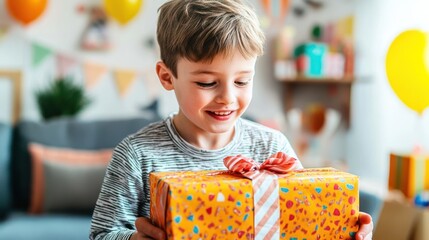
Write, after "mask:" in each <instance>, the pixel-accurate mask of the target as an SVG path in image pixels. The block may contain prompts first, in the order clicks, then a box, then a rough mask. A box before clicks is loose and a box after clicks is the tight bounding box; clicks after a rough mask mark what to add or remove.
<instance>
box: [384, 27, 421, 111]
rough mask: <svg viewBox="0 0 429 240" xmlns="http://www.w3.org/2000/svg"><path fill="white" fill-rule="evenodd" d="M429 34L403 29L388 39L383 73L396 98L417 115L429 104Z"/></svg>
mask: <svg viewBox="0 0 429 240" xmlns="http://www.w3.org/2000/svg"><path fill="white" fill-rule="evenodd" d="M428 43H429V35H428V33H426V32H424V31H420V30H407V31H404V32H402V33H401V34H399V35H398V36H397V37H396V38H395V39H394V40H393V42H392V43H391V45H390V47H389V50H388V52H387V56H386V73H387V78H388V80H389V83H390V86H391V87H392V89H393V91H394V92H395V94H396V95H397V96H398V98H399V99H400V100H401V101H402V102H403V103H404V104H405V105H407V106H408V107H409V108H411V109H412V110H414V111H416V112H417V113H419V114H420V115H421V114H422V113H423V111H424V110H425V108H427V107H428V106H429V49H428V47H429V44H428Z"/></svg>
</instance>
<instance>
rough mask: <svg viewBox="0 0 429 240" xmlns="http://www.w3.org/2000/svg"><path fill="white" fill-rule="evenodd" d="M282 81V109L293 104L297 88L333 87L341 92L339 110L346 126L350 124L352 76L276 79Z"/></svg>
mask: <svg viewBox="0 0 429 240" xmlns="http://www.w3.org/2000/svg"><path fill="white" fill-rule="evenodd" d="M278 80H279V81H280V82H282V83H283V95H284V96H283V101H284V110H285V112H288V111H289V110H290V109H292V107H293V106H294V93H295V92H296V91H297V89H298V88H309V87H319V88H321V87H324V88H325V89H326V88H328V89H335V91H338V92H341V94H339V95H340V99H339V101H340V103H339V105H340V106H339V109H338V110H339V111H340V112H341V115H342V117H343V118H344V120H345V123H346V126H347V127H349V126H350V102H351V98H350V97H351V87H352V85H353V83H354V81H355V80H354V78H353V77H346V78H342V79H335V78H306V77H296V78H282V79H278Z"/></svg>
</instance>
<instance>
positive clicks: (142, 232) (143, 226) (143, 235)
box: [130, 217, 166, 240]
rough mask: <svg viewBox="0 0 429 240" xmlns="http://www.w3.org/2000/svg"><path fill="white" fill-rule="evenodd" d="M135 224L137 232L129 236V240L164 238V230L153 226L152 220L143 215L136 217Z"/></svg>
mask: <svg viewBox="0 0 429 240" xmlns="http://www.w3.org/2000/svg"><path fill="white" fill-rule="evenodd" d="M135 225H136V229H137V232H135V233H134V234H133V235H132V236H131V239H130V240H146V239H156V240H164V239H166V236H165V232H164V231H163V230H162V229H160V228H158V227H156V226H154V225H153V224H152V222H151V221H150V220H149V219H147V218H145V217H139V218H137V220H136V221H135Z"/></svg>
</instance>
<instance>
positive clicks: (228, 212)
mask: <svg viewBox="0 0 429 240" xmlns="http://www.w3.org/2000/svg"><path fill="white" fill-rule="evenodd" d="M358 181H359V179H358V177H357V176H355V175H352V174H349V173H345V172H341V171H338V170H336V169H333V168H314V169H303V170H295V171H291V172H290V173H288V174H283V175H278V183H279V205H280V220H279V221H280V222H279V224H280V238H281V239H288V240H292V239H293V240H303V239H354V235H355V233H356V232H357V230H358V228H359V225H358V223H357V221H358V215H359V192H358V191H359V190H358ZM150 184H151V190H150V191H151V206H150V214H151V219H152V221H153V222H154V223H155V224H156V225H157V226H159V227H161V228H162V229H164V230H165V231H166V233H167V236H168V238H169V239H255V237H254V236H255V233H254V203H253V189H252V180H250V179H247V178H245V177H243V176H241V175H239V174H236V173H232V172H229V171H197V172H157V173H151V174H150Z"/></svg>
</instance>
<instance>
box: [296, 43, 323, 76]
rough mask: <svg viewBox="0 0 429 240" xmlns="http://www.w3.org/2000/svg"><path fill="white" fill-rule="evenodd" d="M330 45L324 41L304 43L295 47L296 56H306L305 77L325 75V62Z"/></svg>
mask: <svg viewBox="0 0 429 240" xmlns="http://www.w3.org/2000/svg"><path fill="white" fill-rule="evenodd" d="M327 49H328V47H327V46H326V44H324V43H315V42H310V43H304V44H301V45H299V46H298V47H296V48H295V51H294V56H295V58H296V59H297V58H299V57H302V56H303V55H304V56H305V57H306V59H307V60H306V64H305V65H306V66H305V69H304V70H303V72H301V74H303V75H304V76H305V77H316V78H320V77H323V76H324V62H325V57H326V54H327V52H328V51H327Z"/></svg>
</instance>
